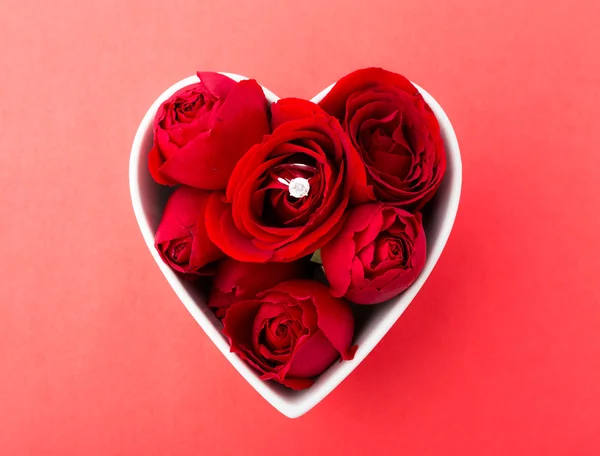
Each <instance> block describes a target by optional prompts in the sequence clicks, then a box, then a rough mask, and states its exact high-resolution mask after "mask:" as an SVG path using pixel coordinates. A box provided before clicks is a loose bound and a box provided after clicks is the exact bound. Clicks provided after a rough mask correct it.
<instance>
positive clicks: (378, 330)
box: [129, 73, 462, 418]
mask: <svg viewBox="0 0 600 456" xmlns="http://www.w3.org/2000/svg"><path fill="white" fill-rule="evenodd" d="M223 74H225V75H226V76H229V77H230V78H232V79H235V80H236V81H239V80H242V79H246V78H245V77H243V76H239V75H236V74H230V73H223ZM197 81H198V78H197V77H196V76H191V77H189V78H186V79H183V80H182V81H179V82H178V83H176V84H174V85H172V86H171V87H169V88H168V89H167V90H165V91H164V92H163V94H162V95H160V96H159V97H158V98H157V99H156V101H155V102H154V103H153V104H152V106H150V109H148V112H147V113H146V115H145V116H144V118H143V119H142V122H141V123H140V126H139V128H138V130H137V133H136V135H135V139H134V141H133V146H132V148H131V158H130V161H129V187H130V191H131V201H132V204H133V210H134V212H135V216H136V218H137V221H138V224H139V226H140V230H141V232H142V235H143V237H144V240H145V241H146V245H147V246H148V250H150V253H151V254H152V256H153V257H154V260H155V261H156V264H158V267H159V268H160V270H161V271H162V273H163V275H164V276H165V278H166V279H167V281H168V282H169V284H170V285H171V287H172V288H173V290H174V291H175V293H176V294H177V296H178V297H179V299H180V300H181V302H182V303H183V304H184V305H185V307H186V308H187V309H188V311H189V312H190V314H191V315H192V316H193V317H194V319H195V320H196V321H197V322H198V324H199V325H200V326H201V327H202V329H203V330H204V332H206V334H207V335H208V337H210V338H211V340H212V341H213V342H214V344H215V345H216V346H217V347H218V348H219V350H221V353H223V356H225V358H227V359H228V360H229V362H230V363H231V364H232V365H233V367H235V368H236V369H237V371H238V372H239V373H240V374H241V375H242V376H243V377H244V378H245V379H246V380H247V381H248V383H250V385H252V386H253V387H254V388H255V389H256V390H257V391H258V392H259V393H260V395H261V396H263V397H264V398H265V399H266V400H267V401H268V402H269V403H270V404H271V405H273V407H275V408H276V409H277V410H279V411H280V412H281V413H283V414H284V415H286V416H287V417H289V418H296V417H299V416H301V415H303V414H304V413H306V412H307V411H309V410H310V409H311V408H312V407H314V406H315V405H317V404H318V403H319V402H320V401H321V400H323V398H324V397H325V396H327V395H328V394H329V393H330V392H331V391H333V389H334V388H335V387H336V386H338V385H339V384H340V383H341V381H342V380H344V379H345V378H346V377H347V376H348V375H349V374H350V372H352V371H353V370H354V369H355V368H356V367H357V366H358V365H359V364H360V362H361V361H362V360H363V359H365V357H366V356H367V355H368V354H369V353H370V352H371V350H373V348H374V347H375V345H377V343H378V342H379V341H380V340H381V339H382V337H383V336H384V335H385V334H386V333H387V332H388V330H389V329H390V328H391V326H392V325H393V324H394V323H395V322H396V320H397V319H398V318H399V317H400V315H402V312H404V310H405V309H406V307H407V306H408V305H409V304H410V302H411V301H412V300H413V298H414V297H415V295H416V294H417V292H418V291H419V290H420V289H421V287H422V286H423V284H424V283H425V281H426V280H427V277H429V274H430V273H431V271H432V269H433V267H434V266H435V264H436V262H437V261H438V258H439V257H440V254H441V253H442V250H443V249H444V246H445V245H446V241H447V240H448V236H449V235H450V231H451V230H452V225H453V223H454V219H455V217H456V211H457V209H458V202H459V198H460V189H461V182H462V165H461V160H460V152H459V149H458V142H457V140H456V135H455V133H454V130H453V129H452V125H451V124H450V121H449V120H448V117H447V116H446V114H445V113H444V110H443V109H442V108H441V106H440V105H439V104H438V103H437V102H436V101H435V99H434V98H433V97H432V96H431V95H429V94H428V93H427V92H426V91H425V90H423V89H421V88H420V87H418V86H417V88H418V89H419V91H420V92H421V94H422V95H423V97H424V98H425V101H427V103H428V104H429V106H430V107H431V109H432V110H433V112H434V113H435V115H436V117H437V119H438V121H439V123H440V127H441V131H442V137H443V140H444V144H445V146H446V153H447V161H448V166H447V171H446V176H445V177H444V181H443V183H442V186H441V187H440V189H439V191H438V193H437V194H436V196H435V197H434V199H433V200H432V201H431V202H430V203H429V207H430V209H429V211H428V212H429V216H428V217H427V220H426V226H425V230H426V234H427V244H428V245H427V254H428V255H427V262H426V263H425V268H424V269H423V272H422V273H421V275H420V276H419V278H418V279H417V280H416V281H415V283H414V284H413V285H412V286H411V287H410V288H409V289H408V290H406V291H405V292H404V293H402V294H401V295H400V296H398V297H397V298H395V299H393V300H391V301H389V302H386V303H383V304H380V305H377V306H374V307H373V311H372V314H371V315H370V317H369V319H368V321H367V322H366V323H365V324H364V325H362V327H361V328H360V329H359V330H357V332H356V334H355V339H354V342H355V343H356V344H358V351H357V352H356V355H355V357H354V359H353V360H352V361H344V362H341V363H338V362H336V363H334V364H333V365H332V366H331V367H330V368H329V369H328V370H327V371H326V372H324V373H323V374H322V375H321V376H320V377H319V378H318V379H317V381H316V382H315V384H314V385H313V386H311V387H310V388H308V389H306V390H303V391H292V390H290V389H288V388H285V387H283V386H281V385H278V384H276V383H274V382H266V381H263V380H260V379H259V378H258V376H257V374H256V373H255V372H254V371H253V370H252V369H251V368H250V367H249V366H248V365H247V364H246V363H245V362H244V361H242V360H241V359H240V358H239V357H238V356H237V355H236V354H233V353H230V351H229V344H228V342H227V339H226V338H225V337H224V336H223V334H222V333H221V323H220V322H219V320H218V319H217V318H215V316H214V315H213V314H212V312H211V311H210V310H209V309H208V308H207V307H206V305H205V297H204V296H203V295H202V294H201V293H199V292H198V291H197V290H195V289H194V288H193V286H192V285H191V284H190V283H187V282H184V281H182V280H180V278H179V277H178V276H177V275H176V274H175V273H174V272H173V271H172V270H171V269H170V268H169V267H168V266H167V265H166V264H164V263H163V262H162V260H161V259H160V257H159V255H158V253H157V252H156V249H155V248H154V233H155V231H156V228H157V227H158V224H159V222H160V219H161V214H162V211H163V207H164V204H165V202H166V199H167V197H168V195H169V194H170V192H171V190H170V189H168V188H166V187H163V186H160V185H158V184H156V183H155V182H154V181H153V180H152V177H151V176H150V173H149V172H148V163H147V162H148V152H149V151H150V149H151V147H152V140H153V132H152V122H153V120H154V116H155V114H156V111H157V109H158V107H159V106H160V104H161V103H162V102H163V101H165V100H166V99H167V98H169V97H170V96H171V95H172V94H173V93H174V92H176V91H177V90H179V89H180V88H182V87H184V86H186V85H189V84H192V83H194V82H197ZM333 85H334V84H332V85H331V86H329V87H327V88H326V89H324V90H323V91H322V92H321V93H319V94H318V95H316V96H315V97H314V98H313V99H312V101H314V102H315V103H317V102H319V101H320V100H321V99H322V98H323V97H324V96H325V95H326V94H327V93H328V92H329V91H330V90H331V88H332V87H333ZM263 90H264V92H265V95H266V97H267V99H268V100H269V101H270V102H275V101H277V99H278V98H279V97H277V96H276V95H275V94H274V93H272V92H271V91H269V90H267V89H265V88H264V87H263ZM382 369H385V366H382Z"/></svg>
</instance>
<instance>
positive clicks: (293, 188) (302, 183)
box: [289, 177, 310, 198]
mask: <svg viewBox="0 0 600 456" xmlns="http://www.w3.org/2000/svg"><path fill="white" fill-rule="evenodd" d="M289 189H290V195H292V196H293V197H294V198H303V197H305V196H306V195H308V192H309V191H310V184H309V182H308V180H307V179H304V178H303V177H295V178H293V179H292V180H291V181H290V187H289Z"/></svg>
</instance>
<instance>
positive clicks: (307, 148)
mask: <svg viewBox="0 0 600 456" xmlns="http://www.w3.org/2000/svg"><path fill="white" fill-rule="evenodd" d="M271 112H272V128H273V130H274V131H273V133H272V134H271V135H270V136H266V137H265V138H264V140H263V142H262V143H261V144H257V145H256V146H254V147H253V148H252V149H250V151H248V153H247V154H246V155H244V156H243V157H242V158H241V159H240V161H239V162H238V164H237V165H236V167H235V169H234V171H233V173H232V175H231V179H230V180H229V185H228V186H227V199H226V200H223V199H221V198H218V197H217V196H216V195H214V197H211V199H210V200H209V203H208V208H207V225H206V227H207V231H208V234H209V236H210V238H211V239H212V240H213V242H214V243H215V244H216V245H218V246H219V247H220V248H221V250H223V252H225V253H226V254H227V255H228V256H231V257H233V258H235V259H237V260H240V261H246V262H266V261H279V262H286V261H293V260H296V259H298V258H300V257H302V256H305V255H308V254H310V253H312V252H314V251H315V250H316V249H318V248H319V247H321V246H322V245H323V244H325V243H326V242H327V241H328V240H329V239H331V237H332V236H333V235H334V234H335V233H336V232H337V231H338V229H339V228H340V226H341V223H342V222H343V214H344V210H345V209H346V207H347V206H348V204H349V203H350V201H351V199H352V201H353V202H354V201H356V202H360V201H365V200H368V199H372V198H373V195H372V190H370V189H369V188H367V187H366V173H365V170H364V166H363V164H362V162H361V160H360V157H359V156H358V154H357V152H356V150H355V149H354V147H352V144H351V143H350V140H349V138H348V137H347V135H346V134H345V133H344V132H343V130H342V128H341V126H340V124H339V123H338V121H337V120H336V119H335V118H333V117H331V116H329V115H327V114H326V113H325V112H323V111H322V110H321V109H320V108H319V107H318V106H317V105H315V104H313V103H311V102H309V101H305V100H299V99H293V98H289V99H282V100H279V101H278V102H277V103H275V104H273V105H272V106H271ZM294 180H295V182H302V183H303V185H305V186H304V187H303V189H304V190H305V191H306V192H307V193H302V188H300V191H301V193H297V192H296V191H297V190H298V189H297V188H294V185H293V184H294V182H293V181H294ZM307 187H309V188H307ZM293 188H294V191H292V189H293ZM294 195H295V196H294Z"/></svg>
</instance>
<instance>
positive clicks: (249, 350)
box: [223, 280, 356, 390]
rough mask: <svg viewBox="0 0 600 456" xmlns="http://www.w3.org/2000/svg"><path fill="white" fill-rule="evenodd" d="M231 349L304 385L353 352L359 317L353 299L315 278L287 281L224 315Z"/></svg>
mask: <svg viewBox="0 0 600 456" xmlns="http://www.w3.org/2000/svg"><path fill="white" fill-rule="evenodd" d="M223 325H224V327H223V333H224V334H225V335H226V336H227V337H228V338H229V341H230V344H231V351H232V352H234V353H237V354H238V355H239V356H240V357H241V358H242V359H244V360H246V361H247V362H248V363H249V364H250V365H251V366H252V367H254V368H255V369H256V370H258V371H259V372H260V373H261V379H263V380H276V381H278V382H279V383H282V384H284V385H286V386H288V387H290V388H293V389H296V390H299V389H303V388H307V387H309V386H310V385H312V383H313V380H312V377H315V376H317V375H319V374H321V373H322V372H323V371H324V370H325V369H327V367H329V366H330V365H331V363H333V362H334V361H335V360H336V359H337V358H338V357H339V356H340V355H341V357H342V359H345V360H348V359H352V358H353V357H354V352H355V351H356V347H351V346H350V345H351V343H352V337H353V333H354V319H353V317H352V312H350V309H349V307H348V305H347V304H346V303H345V302H344V301H343V300H341V299H337V298H334V297H332V296H331V295H330V294H329V290H327V287H326V286H325V285H322V284H320V283H318V282H313V281H310V280H292V281H289V282H283V283H281V284H279V285H277V286H275V287H273V288H272V289H270V290H268V291H265V292H263V293H261V294H259V295H258V297H257V298H256V299H251V300H247V301H239V302H236V303H234V304H233V305H232V306H231V307H230V308H229V309H228V310H227V314H226V316H225V319H224V320H223Z"/></svg>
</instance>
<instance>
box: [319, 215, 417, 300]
mask: <svg viewBox="0 0 600 456" xmlns="http://www.w3.org/2000/svg"><path fill="white" fill-rule="evenodd" d="M426 250H427V246H426V242H425V231H424V230H423V225H422V223H421V214H419V213H417V214H414V215H413V214H410V213H409V212H406V211H405V210H403V209H400V208H396V207H392V206H386V205H384V204H381V203H372V204H364V205H362V206H357V207H355V208H354V209H352V210H351V211H349V214H348V218H347V219H346V222H345V223H344V226H343V227H342V229H341V230H340V232H339V233H338V234H337V235H336V237H334V238H333V239H332V240H331V241H330V242H329V243H328V244H327V245H325V246H324V247H323V248H321V260H322V262H323V269H324V271H325V275H326V276H327V280H328V281H329V285H330V290H331V294H332V295H333V296H338V297H340V296H344V297H345V298H346V299H348V300H350V301H352V302H354V303H357V304H377V303H380V302H383V301H386V300H388V299H390V298H393V297H394V296H396V295H398V294H400V293H402V292H403V291H404V290H406V289H407V288H408V287H409V286H410V285H411V284H412V283H413V282H414V281H415V280H416V278H417V277H418V276H419V274H420V273H421V271H422V270H423V267H424V266H425V257H426V253H427V252H426Z"/></svg>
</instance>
